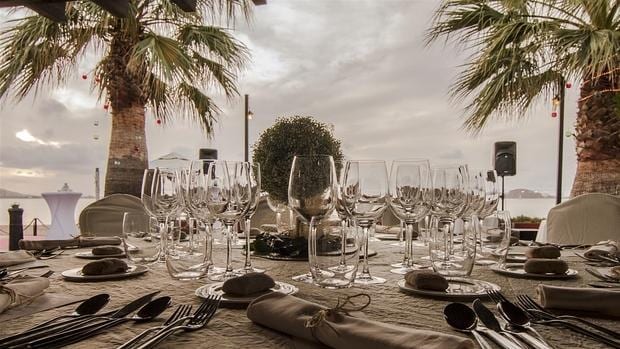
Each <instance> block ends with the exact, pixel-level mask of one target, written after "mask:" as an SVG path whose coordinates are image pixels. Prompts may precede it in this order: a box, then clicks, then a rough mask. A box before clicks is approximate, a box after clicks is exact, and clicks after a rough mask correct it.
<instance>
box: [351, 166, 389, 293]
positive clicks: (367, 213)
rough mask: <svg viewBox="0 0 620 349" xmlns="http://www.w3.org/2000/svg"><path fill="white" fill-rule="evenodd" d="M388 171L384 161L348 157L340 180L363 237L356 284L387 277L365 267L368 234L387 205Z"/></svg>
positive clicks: (366, 283)
mask: <svg viewBox="0 0 620 349" xmlns="http://www.w3.org/2000/svg"><path fill="white" fill-rule="evenodd" d="M387 177H388V175H387V168H386V165H385V161H383V160H378V161H375V160H368V161H347V162H346V164H345V169H344V178H343V180H342V187H341V188H340V190H341V191H342V193H341V194H342V197H343V200H344V202H345V205H346V206H347V212H348V213H349V215H350V217H351V218H352V219H353V220H354V221H355V224H356V225H357V226H359V227H361V229H362V232H363V239H364V242H363V244H364V261H363V269H362V273H361V274H358V275H357V277H356V278H355V283H357V284H364V285H369V284H381V283H385V282H386V280H385V279H383V278H380V277H376V276H372V275H371V274H370V268H369V267H368V234H369V230H370V228H371V227H372V225H373V224H374V223H375V221H376V220H377V219H378V218H379V217H381V215H382V214H383V212H384V211H385V209H386V208H387V200H388V178H387Z"/></svg>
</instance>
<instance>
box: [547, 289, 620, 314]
mask: <svg viewBox="0 0 620 349" xmlns="http://www.w3.org/2000/svg"><path fill="white" fill-rule="evenodd" d="M536 294H537V296H538V299H539V300H540V304H541V305H542V306H543V307H545V308H554V309H564V310H577V311H588V312H593V313H594V312H596V313H599V314H603V315H610V316H620V292H619V291H610V290H605V289H600V288H578V287H561V286H550V285H543V284H540V285H538V287H536Z"/></svg>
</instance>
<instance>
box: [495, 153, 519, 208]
mask: <svg viewBox="0 0 620 349" xmlns="http://www.w3.org/2000/svg"><path fill="white" fill-rule="evenodd" d="M494 148H495V152H494V154H495V155H494V157H493V167H494V168H495V171H496V172H497V175H498V176H500V177H502V195H501V198H502V210H504V177H505V176H514V175H516V174H517V142H495V146H494Z"/></svg>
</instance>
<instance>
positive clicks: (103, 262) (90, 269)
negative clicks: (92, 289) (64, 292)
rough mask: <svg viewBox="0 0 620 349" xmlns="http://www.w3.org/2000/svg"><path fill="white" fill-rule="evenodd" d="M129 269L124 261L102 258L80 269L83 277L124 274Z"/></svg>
mask: <svg viewBox="0 0 620 349" xmlns="http://www.w3.org/2000/svg"><path fill="white" fill-rule="evenodd" d="M128 269H129V266H127V263H125V261H123V260H120V259H118V258H104V259H100V260H98V261H94V262H90V263H88V264H86V265H85V266H83V267H82V274H84V275H109V274H118V273H124V272H126V271H127V270H128Z"/></svg>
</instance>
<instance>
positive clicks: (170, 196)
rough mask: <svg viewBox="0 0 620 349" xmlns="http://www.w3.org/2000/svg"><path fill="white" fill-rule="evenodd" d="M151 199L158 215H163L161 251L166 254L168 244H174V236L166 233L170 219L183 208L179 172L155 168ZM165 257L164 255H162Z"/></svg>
mask: <svg viewBox="0 0 620 349" xmlns="http://www.w3.org/2000/svg"><path fill="white" fill-rule="evenodd" d="M151 199H152V202H153V207H154V208H155V210H156V211H157V212H158V215H160V216H162V217H165V224H164V227H163V230H162V232H163V234H161V240H162V247H163V249H162V250H163V252H164V254H165V255H166V256H167V255H168V244H171V245H174V242H175V239H174V236H171V235H170V236H169V235H168V230H169V229H170V224H171V223H172V221H171V219H173V218H176V215H177V214H179V213H180V212H181V211H182V210H183V194H182V193H181V187H180V186H179V173H178V171H177V170H176V169H170V168H161V167H158V168H156V169H155V175H154V177H153V190H152V195H151ZM164 259H165V257H164Z"/></svg>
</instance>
